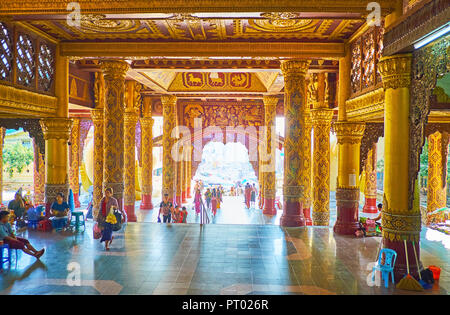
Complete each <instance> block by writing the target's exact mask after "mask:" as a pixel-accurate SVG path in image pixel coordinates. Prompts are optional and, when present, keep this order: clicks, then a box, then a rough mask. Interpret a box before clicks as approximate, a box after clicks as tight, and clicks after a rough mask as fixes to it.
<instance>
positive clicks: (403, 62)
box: [378, 54, 412, 89]
mask: <svg viewBox="0 0 450 315" xmlns="http://www.w3.org/2000/svg"><path fill="white" fill-rule="evenodd" d="M411 60H412V54H401V55H394V56H387V57H383V58H381V59H380V62H379V63H378V70H379V71H380V73H381V77H382V79H383V86H384V88H385V89H397V88H402V87H409V86H410V85H411Z"/></svg>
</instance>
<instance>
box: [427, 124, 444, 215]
mask: <svg viewBox="0 0 450 315" xmlns="http://www.w3.org/2000/svg"><path fill="white" fill-rule="evenodd" d="M447 156H448V135H447V134H445V133H444V134H443V133H441V132H439V131H436V132H435V133H433V134H431V135H429V136H428V189H427V212H428V213H430V212H433V211H435V210H437V209H441V208H445V207H446V206H447ZM444 220H445V219H444V217H443V216H436V215H434V216H430V217H427V223H428V224H430V223H438V222H439V223H441V222H443V221H444Z"/></svg>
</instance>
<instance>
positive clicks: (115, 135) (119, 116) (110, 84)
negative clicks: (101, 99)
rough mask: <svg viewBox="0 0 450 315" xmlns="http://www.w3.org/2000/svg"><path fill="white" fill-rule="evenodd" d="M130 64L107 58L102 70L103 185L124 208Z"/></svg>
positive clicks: (102, 64) (103, 62)
mask: <svg viewBox="0 0 450 315" xmlns="http://www.w3.org/2000/svg"><path fill="white" fill-rule="evenodd" d="M128 68H129V66H128V63H126V62H124V61H116V60H105V61H102V63H101V69H102V72H103V76H104V81H105V108H104V132H103V188H104V189H105V188H112V189H113V196H114V197H115V198H116V199H117V201H118V202H119V207H120V208H121V209H123V192H124V108H125V106H124V103H125V74H126V72H127V71H128Z"/></svg>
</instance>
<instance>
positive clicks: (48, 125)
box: [40, 118, 73, 141]
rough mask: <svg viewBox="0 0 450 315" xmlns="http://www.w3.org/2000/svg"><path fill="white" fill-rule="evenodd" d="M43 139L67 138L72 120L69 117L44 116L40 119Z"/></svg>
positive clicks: (68, 137)
mask: <svg viewBox="0 0 450 315" xmlns="http://www.w3.org/2000/svg"><path fill="white" fill-rule="evenodd" d="M40 124H41V128H42V132H43V134H44V139H45V140H50V139H56V140H60V139H62V140H67V141H68V140H69V139H70V130H71V128H72V124H73V121H72V119H69V118H44V119H41V120H40Z"/></svg>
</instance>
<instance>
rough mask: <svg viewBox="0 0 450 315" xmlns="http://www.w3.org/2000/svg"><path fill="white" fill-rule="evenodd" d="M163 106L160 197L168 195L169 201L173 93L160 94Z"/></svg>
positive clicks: (171, 195)
mask: <svg viewBox="0 0 450 315" xmlns="http://www.w3.org/2000/svg"><path fill="white" fill-rule="evenodd" d="M161 103H162V106H163V135H162V144H163V167H162V197H164V195H165V194H167V195H168V196H169V200H170V201H174V198H175V190H174V184H175V168H174V165H175V164H174V160H173V159H172V152H171V151H172V145H173V144H174V141H173V139H172V137H171V134H172V130H173V128H175V126H176V120H175V119H176V118H175V107H176V105H177V97H176V96H174V95H163V96H161Z"/></svg>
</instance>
